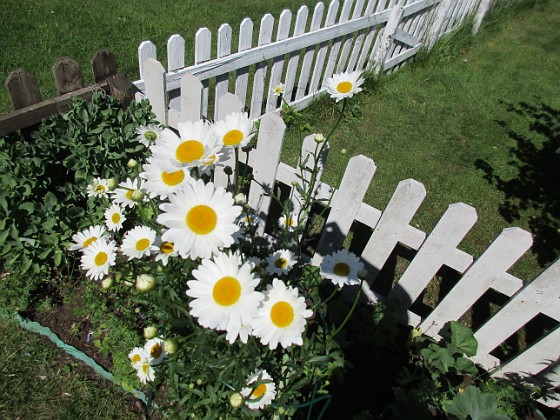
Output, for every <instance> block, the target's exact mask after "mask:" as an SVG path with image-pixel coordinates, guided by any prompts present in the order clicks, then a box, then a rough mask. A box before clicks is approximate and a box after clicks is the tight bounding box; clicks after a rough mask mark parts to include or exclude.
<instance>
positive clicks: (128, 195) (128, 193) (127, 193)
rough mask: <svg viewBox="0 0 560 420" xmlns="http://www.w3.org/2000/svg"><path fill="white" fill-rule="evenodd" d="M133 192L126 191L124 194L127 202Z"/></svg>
mask: <svg viewBox="0 0 560 420" xmlns="http://www.w3.org/2000/svg"><path fill="white" fill-rule="evenodd" d="M133 192H134V191H132V190H128V191H127V192H126V194H125V197H126V198H128V199H129V200H132V193H133Z"/></svg>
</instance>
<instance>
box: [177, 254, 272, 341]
mask: <svg viewBox="0 0 560 420" xmlns="http://www.w3.org/2000/svg"><path fill="white" fill-rule="evenodd" d="M251 268H252V267H251V265H250V264H247V263H245V264H242V262H241V258H240V257H239V255H237V254H231V255H228V254H226V253H220V254H218V255H216V256H215V257H214V260H209V259H203V260H202V262H201V264H200V266H199V267H198V268H197V269H195V270H193V272H192V275H193V277H194V278H195V280H190V281H188V282H187V285H188V287H189V288H188V290H187V295H188V296H190V297H192V298H194V299H193V300H192V301H191V302H190V303H189V307H190V308H191V310H190V313H191V315H192V316H194V317H195V318H197V319H198V323H199V324H200V325H202V326H203V327H206V328H212V329H217V330H226V331H228V332H231V333H232V334H235V336H236V337H237V334H239V333H240V332H241V329H242V327H243V326H250V325H251V322H252V320H253V318H254V317H255V315H256V314H257V310H258V309H257V308H258V306H259V304H260V302H261V301H262V300H263V299H264V296H263V294H262V293H260V292H257V291H255V287H256V286H257V285H258V284H259V279H258V278H257V277H255V276H254V274H253V273H251Z"/></svg>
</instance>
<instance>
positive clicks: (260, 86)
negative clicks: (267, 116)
mask: <svg viewBox="0 0 560 420" xmlns="http://www.w3.org/2000/svg"><path fill="white" fill-rule="evenodd" d="M273 27H274V18H273V17H272V15H271V14H266V15H264V16H263V18H262V19H261V27H260V30H259V46H263V45H266V44H270V42H271V40H272V29H273ZM250 51H253V50H250ZM268 58H271V57H266V58H265V57H263V56H261V57H260V60H259V63H258V64H257V66H256V70H255V75H254V77H253V94H252V97H251V119H256V118H258V117H259V116H260V115H261V114H262V104H263V95H264V85H265V78H266V71H267V60H268ZM250 64H252V63H250Z"/></svg>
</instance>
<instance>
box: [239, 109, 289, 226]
mask: <svg viewBox="0 0 560 420" xmlns="http://www.w3.org/2000/svg"><path fill="white" fill-rule="evenodd" d="M285 131H286V125H285V124H284V121H283V120H282V118H280V117H279V116H278V115H275V114H267V115H264V116H263V117H262V118H261V124H260V127H259V134H258V140H257V148H256V150H255V151H254V152H255V160H254V164H253V177H254V180H253V181H251V189H250V191H249V197H248V200H247V203H248V205H249V206H250V207H251V209H253V210H254V211H255V213H256V214H257V217H258V218H259V219H258V220H259V222H258V226H257V232H256V233H257V235H260V236H262V235H263V233H264V228H265V225H266V219H267V216H268V210H269V208H270V203H271V197H270V196H267V195H266V191H265V189H263V186H264V187H266V188H274V182H275V180H276V172H277V171H278V164H279V162H280V153H281V151H282V144H283V141H284V132H285Z"/></svg>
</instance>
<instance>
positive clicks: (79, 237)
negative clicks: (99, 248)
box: [69, 225, 107, 251]
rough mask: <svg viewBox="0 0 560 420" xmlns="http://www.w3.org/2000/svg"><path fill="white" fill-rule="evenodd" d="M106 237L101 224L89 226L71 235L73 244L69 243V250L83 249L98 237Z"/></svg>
mask: <svg viewBox="0 0 560 420" xmlns="http://www.w3.org/2000/svg"><path fill="white" fill-rule="evenodd" d="M106 237H107V235H106V233H105V228H104V227H103V226H98V225H96V226H90V227H88V228H87V229H85V230H82V231H81V232H78V233H76V234H75V235H72V240H73V241H74V244H72V245H70V248H69V249H70V251H76V250H78V249H84V248H87V247H88V246H90V245H91V244H92V243H94V242H95V241H96V240H98V239H105V238H106Z"/></svg>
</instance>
